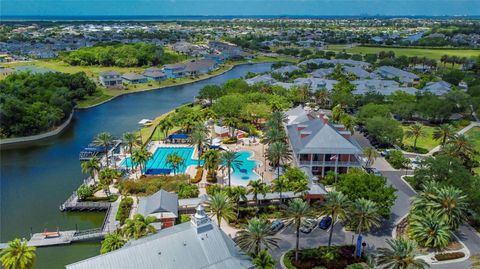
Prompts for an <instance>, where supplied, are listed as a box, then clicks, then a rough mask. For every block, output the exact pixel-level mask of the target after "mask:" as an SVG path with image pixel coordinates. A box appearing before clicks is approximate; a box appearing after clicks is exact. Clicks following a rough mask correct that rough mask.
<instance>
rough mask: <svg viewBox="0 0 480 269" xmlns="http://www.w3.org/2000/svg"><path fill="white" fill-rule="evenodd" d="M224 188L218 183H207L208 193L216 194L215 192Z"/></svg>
mask: <svg viewBox="0 0 480 269" xmlns="http://www.w3.org/2000/svg"><path fill="white" fill-rule="evenodd" d="M221 190H222V187H221V186H220V185H217V184H212V185H207V194H208V195H214V194H215V193H217V192H219V191H221Z"/></svg>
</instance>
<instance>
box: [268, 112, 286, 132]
mask: <svg viewBox="0 0 480 269" xmlns="http://www.w3.org/2000/svg"><path fill="white" fill-rule="evenodd" d="M286 120H287V116H286V115H285V114H284V113H283V112H281V111H275V112H273V113H272V115H271V116H270V119H269V120H268V121H267V122H266V124H265V126H266V127H267V128H268V129H281V128H282V126H283V122H285V121H286Z"/></svg>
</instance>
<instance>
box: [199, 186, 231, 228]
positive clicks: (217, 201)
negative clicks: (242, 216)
mask: <svg viewBox="0 0 480 269" xmlns="http://www.w3.org/2000/svg"><path fill="white" fill-rule="evenodd" d="M205 203H206V205H207V210H208V211H210V217H217V224H218V228H220V225H221V223H222V219H224V220H225V221H226V222H229V221H230V220H233V219H234V218H235V211H234V208H233V204H232V202H231V201H230V199H229V198H228V196H227V195H226V194H225V193H224V192H221V191H220V192H217V193H215V194H214V195H211V196H210V197H209V198H208V201H206V202H205Z"/></svg>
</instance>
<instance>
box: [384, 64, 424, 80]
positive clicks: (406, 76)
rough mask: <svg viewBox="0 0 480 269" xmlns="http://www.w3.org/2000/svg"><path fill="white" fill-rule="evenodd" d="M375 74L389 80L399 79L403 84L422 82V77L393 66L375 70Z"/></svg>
mask: <svg viewBox="0 0 480 269" xmlns="http://www.w3.org/2000/svg"><path fill="white" fill-rule="evenodd" d="M375 73H377V74H378V75H380V76H382V77H386V78H389V79H395V78H398V80H399V81H400V82H401V83H405V84H416V83H417V82H418V81H419V80H420V77H418V76H417V75H415V74H414V73H410V72H407V71H404V70H402V69H399V68H396V67H393V66H381V67H379V68H378V69H377V70H375Z"/></svg>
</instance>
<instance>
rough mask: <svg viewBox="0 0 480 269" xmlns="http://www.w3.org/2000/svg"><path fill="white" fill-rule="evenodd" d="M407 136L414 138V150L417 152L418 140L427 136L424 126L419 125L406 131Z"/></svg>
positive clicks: (414, 125) (412, 126)
mask: <svg viewBox="0 0 480 269" xmlns="http://www.w3.org/2000/svg"><path fill="white" fill-rule="evenodd" d="M405 136H406V137H408V138H410V137H413V150H414V151H416V150H417V140H418V138H420V137H423V136H425V132H424V131H423V126H422V125H420V124H418V123H416V124H413V125H411V126H410V128H408V130H407V131H405Z"/></svg>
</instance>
